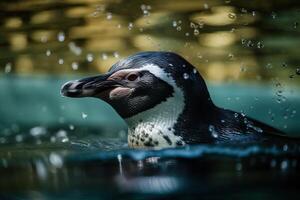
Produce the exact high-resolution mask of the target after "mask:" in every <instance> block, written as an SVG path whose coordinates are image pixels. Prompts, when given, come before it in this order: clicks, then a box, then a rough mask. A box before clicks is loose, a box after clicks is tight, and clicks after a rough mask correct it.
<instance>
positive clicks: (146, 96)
mask: <svg viewBox="0 0 300 200" xmlns="http://www.w3.org/2000/svg"><path fill="white" fill-rule="evenodd" d="M61 93H62V95H64V96H67V97H95V98H99V99H101V100H103V101H105V102H107V103H108V104H110V105H111V106H112V107H113V108H114V109H115V110H116V111H117V113H118V114H119V115H120V116H121V117H122V118H124V119H126V118H130V117H132V116H135V115H137V114H139V113H142V112H145V111H147V110H150V109H152V108H154V107H156V106H157V105H159V104H161V103H163V102H165V103H166V102H168V99H169V98H173V100H175V101H172V102H171V101H170V103H174V102H176V101H178V102H179V101H180V105H181V106H183V107H184V106H185V103H187V102H198V103H201V102H199V101H201V99H202V100H203V101H207V100H208V99H209V94H208V91H207V88H206V85H205V82H204V80H203V79H202V77H201V76H200V74H199V73H198V72H197V70H196V69H195V68H194V67H193V66H192V65H191V64H190V63H188V62H187V61H186V60H185V59H184V58H182V57H181V56H179V55H177V54H175V53H171V52H141V53H138V54H135V55H132V56H129V57H127V58H125V59H123V60H120V61H119V62H117V63H116V64H114V65H113V66H112V67H111V69H110V70H109V71H108V72H107V73H105V74H102V75H98V76H93V77H88V78H83V79H80V80H75V81H69V82H67V83H65V84H64V85H63V86H62V89H61ZM168 106H172V105H168ZM182 110H183V108H182ZM158 112H160V111H158Z"/></svg>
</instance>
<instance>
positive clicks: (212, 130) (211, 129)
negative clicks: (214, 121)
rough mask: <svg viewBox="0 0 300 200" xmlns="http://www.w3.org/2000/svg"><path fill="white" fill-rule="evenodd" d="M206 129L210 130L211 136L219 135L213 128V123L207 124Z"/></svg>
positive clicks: (216, 136)
mask: <svg viewBox="0 0 300 200" xmlns="http://www.w3.org/2000/svg"><path fill="white" fill-rule="evenodd" d="M208 131H209V132H210V134H211V136H212V137H213V138H218V137H219V134H218V133H217V131H216V130H215V127H214V126H213V125H209V126H208Z"/></svg>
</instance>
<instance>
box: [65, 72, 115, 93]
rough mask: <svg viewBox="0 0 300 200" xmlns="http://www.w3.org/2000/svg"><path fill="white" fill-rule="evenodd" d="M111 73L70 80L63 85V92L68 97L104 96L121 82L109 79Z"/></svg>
mask: <svg viewBox="0 0 300 200" xmlns="http://www.w3.org/2000/svg"><path fill="white" fill-rule="evenodd" d="M109 76H110V74H103V75H100V76H93V77H88V78H83V79H80V80H74V81H69V82H67V83H65V84H64V85H63V86H62V87H61V94H62V95H63V96H66V97H73V98H77V97H100V98H101V97H102V96H103V95H104V96H105V93H107V92H109V91H110V90H112V89H113V88H115V87H118V86H119V84H118V83H117V82H116V81H114V80H108V77H109Z"/></svg>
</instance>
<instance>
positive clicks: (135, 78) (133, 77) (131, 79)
mask: <svg viewBox="0 0 300 200" xmlns="http://www.w3.org/2000/svg"><path fill="white" fill-rule="evenodd" d="M138 78H139V75H138V74H129V75H128V76H127V77H126V79H127V80H128V81H135V80H137V79H138Z"/></svg>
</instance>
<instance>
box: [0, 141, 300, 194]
mask: <svg viewBox="0 0 300 200" xmlns="http://www.w3.org/2000/svg"><path fill="white" fill-rule="evenodd" d="M111 144H114V145H111ZM107 145H108V146H110V147H109V148H107ZM104 149H105V150H104ZM4 152H5V153H4ZM299 153H300V146H299V145H287V144H286V145H270V146H264V147H263V146H258V145H246V146H210V145H198V146H190V147H185V148H180V149H165V150H160V151H151V150H131V149H128V148H127V147H126V143H120V142H117V141H109V140H106V141H100V140H98V148H96V146H94V147H91V146H86V145H85V144H84V143H82V142H76V143H70V144H67V145H66V144H56V145H53V144H52V145H47V144H44V145H39V146H20V147H14V148H10V147H7V148H2V150H1V158H2V163H1V168H0V174H1V180H3V181H1V185H0V187H1V191H2V192H1V193H2V197H3V198H4V197H5V198H8V199H110V198H113V197H118V198H124V199H140V198H142V199H143V198H152V197H160V198H163V197H166V198H171V197H172V198H174V197H176V198H184V199H198V198H199V197H203V198H221V199H224V198H225V199H232V198H239V199H240V198H245V199H257V198H259V199H261V198H272V199H274V198H275V199H280V198H291V197H297V196H298V189H299V168H300V167H299V162H300V159H299V155H300V154H299ZM4 180H5V181H4ZM4 191H5V192H4Z"/></svg>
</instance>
